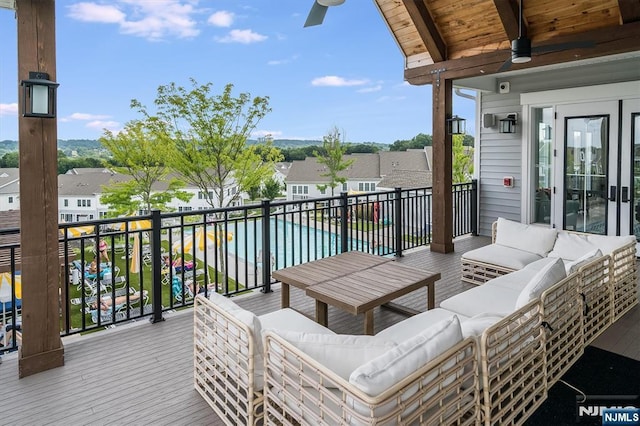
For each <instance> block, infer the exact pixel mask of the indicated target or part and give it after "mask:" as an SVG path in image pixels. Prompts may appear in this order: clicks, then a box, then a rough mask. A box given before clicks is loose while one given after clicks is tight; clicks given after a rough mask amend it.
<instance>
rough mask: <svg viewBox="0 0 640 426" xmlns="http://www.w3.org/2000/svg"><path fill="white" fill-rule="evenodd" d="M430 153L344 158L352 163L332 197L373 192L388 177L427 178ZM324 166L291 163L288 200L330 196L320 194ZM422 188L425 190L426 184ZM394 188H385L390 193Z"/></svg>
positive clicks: (324, 178) (307, 160)
mask: <svg viewBox="0 0 640 426" xmlns="http://www.w3.org/2000/svg"><path fill="white" fill-rule="evenodd" d="M430 152H431V151H430V149H428V147H427V148H426V149H424V150H422V149H410V150H407V151H381V152H378V153H374V154H351V155H345V156H344V161H351V160H353V163H352V164H351V165H350V166H349V167H348V168H347V169H346V170H344V171H342V172H340V173H339V175H340V176H342V177H344V178H346V182H345V183H344V184H342V185H340V186H338V187H336V188H334V190H333V194H334V195H337V194H339V193H340V192H348V191H359V192H374V191H376V190H378V189H380V188H379V184H380V183H381V182H384V181H383V179H386V178H388V177H390V176H399V175H402V174H406V173H413V172H418V173H422V174H423V176H430V170H431V166H430V161H431V160H430ZM327 173H328V171H327V168H326V166H325V165H323V164H321V163H319V162H318V160H317V158H315V157H307V158H305V159H304V160H302V161H294V162H293V163H292V165H291V169H290V171H289V175H288V176H287V178H286V180H285V182H286V185H287V200H304V199H308V198H321V197H328V196H331V192H332V191H331V188H326V189H325V190H320V189H319V188H318V185H320V186H322V185H326V184H328V183H329V178H328V177H327V176H324V175H326V174H327ZM422 186H427V185H426V184H424V185H422ZM393 188H395V187H391V188H389V187H385V189H393Z"/></svg>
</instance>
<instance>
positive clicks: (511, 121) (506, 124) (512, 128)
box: [500, 113, 518, 133]
mask: <svg viewBox="0 0 640 426" xmlns="http://www.w3.org/2000/svg"><path fill="white" fill-rule="evenodd" d="M516 124H518V114H517V113H513V114H507V117H506V118H503V119H501V120H500V133H515V132H516Z"/></svg>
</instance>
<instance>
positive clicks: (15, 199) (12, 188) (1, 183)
mask: <svg viewBox="0 0 640 426" xmlns="http://www.w3.org/2000/svg"><path fill="white" fill-rule="evenodd" d="M19 183H20V172H19V169H18V168H6V169H0V211H5V210H20V186H19Z"/></svg>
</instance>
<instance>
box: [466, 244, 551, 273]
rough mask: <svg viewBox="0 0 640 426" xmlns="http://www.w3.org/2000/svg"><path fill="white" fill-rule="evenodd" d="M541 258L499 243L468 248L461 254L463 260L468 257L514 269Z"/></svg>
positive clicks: (476, 260)
mask: <svg viewBox="0 0 640 426" xmlns="http://www.w3.org/2000/svg"><path fill="white" fill-rule="evenodd" d="M542 258H543V257H542V256H540V255H538V254H535V253H531V252H528V251H524V250H520V249H515V248H512V247H506V246H503V245H499V244H489V245H487V246H484V247H480V248H477V249H475V250H469V251H468V252H466V253H464V254H463V255H462V261H463V262H464V260H465V259H469V260H473V261H475V262H482V263H489V264H491V265H498V266H503V267H505V268H509V269H515V270H518V269H522V268H524V267H525V266H527V265H528V264H529V263H531V262H535V261H536V260H540V259H542Z"/></svg>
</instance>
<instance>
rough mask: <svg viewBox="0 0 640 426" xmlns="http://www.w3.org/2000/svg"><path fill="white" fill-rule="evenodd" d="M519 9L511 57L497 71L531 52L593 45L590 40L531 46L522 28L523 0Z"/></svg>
mask: <svg viewBox="0 0 640 426" xmlns="http://www.w3.org/2000/svg"><path fill="white" fill-rule="evenodd" d="M519 3H520V8H519V9H520V10H519V13H518V38H517V39H515V40H512V41H511V57H510V58H509V59H507V60H506V61H505V63H504V64H502V66H501V67H500V69H499V70H498V72H502V71H506V70H508V69H509V68H511V65H512V64H524V63H525V62H529V61H530V60H531V54H532V53H544V52H557V51H559V50H568V49H580V48H588V47H594V46H595V43H594V42H592V41H572V42H567V43H557V44H548V45H546V46H537V47H531V39H530V38H529V37H527V35H526V34H524V33H525V32H526V29H525V28H524V18H523V16H522V9H523V7H524V5H523V4H524V0H520V2H519Z"/></svg>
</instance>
